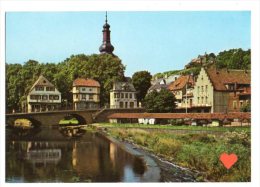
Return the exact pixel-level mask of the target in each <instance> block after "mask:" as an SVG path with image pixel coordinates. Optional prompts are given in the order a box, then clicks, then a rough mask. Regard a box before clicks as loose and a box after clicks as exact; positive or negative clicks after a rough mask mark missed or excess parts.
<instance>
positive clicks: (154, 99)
mask: <svg viewBox="0 0 260 187" xmlns="http://www.w3.org/2000/svg"><path fill="white" fill-rule="evenodd" d="M175 101H176V99H175V97H174V95H173V94H172V93H171V92H170V91H169V90H166V89H162V90H161V91H159V92H156V91H153V92H151V93H149V94H147V95H146V96H145V98H144V107H145V109H146V111H147V112H159V113H160V112H161V113H165V112H173V110H174V109H175V107H176V104H175Z"/></svg>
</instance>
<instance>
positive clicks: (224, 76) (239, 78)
mask: <svg viewBox="0 0 260 187" xmlns="http://www.w3.org/2000/svg"><path fill="white" fill-rule="evenodd" d="M206 72H207V74H208V76H209V79H210V81H211V83H212V84H213V87H214V89H215V90H218V91H226V90H227V88H226V86H225V84H228V83H237V84H250V82H251V72H250V71H247V72H245V71H244V70H226V69H219V70H217V69H216V68H214V67H210V68H208V69H206Z"/></svg>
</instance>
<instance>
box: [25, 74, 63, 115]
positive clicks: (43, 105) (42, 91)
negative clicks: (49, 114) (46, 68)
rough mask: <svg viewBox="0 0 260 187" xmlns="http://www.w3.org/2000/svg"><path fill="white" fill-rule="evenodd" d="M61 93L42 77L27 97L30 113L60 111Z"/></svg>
mask: <svg viewBox="0 0 260 187" xmlns="http://www.w3.org/2000/svg"><path fill="white" fill-rule="evenodd" d="M60 106H61V93H60V92H59V91H58V89H57V88H55V86H54V85H53V84H52V83H51V82H49V81H48V80H47V79H46V78H45V77H44V76H42V75H41V76H40V77H39V78H38V80H37V81H36V82H35V83H34V84H33V86H32V87H31V89H30V91H29V94H28V95H27V110H28V112H44V111H53V110H57V109H59V108H60Z"/></svg>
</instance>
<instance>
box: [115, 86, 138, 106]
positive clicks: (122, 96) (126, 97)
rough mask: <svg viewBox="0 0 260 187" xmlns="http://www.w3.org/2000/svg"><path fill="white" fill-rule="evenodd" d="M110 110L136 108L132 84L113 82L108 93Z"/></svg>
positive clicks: (134, 91)
mask: <svg viewBox="0 0 260 187" xmlns="http://www.w3.org/2000/svg"><path fill="white" fill-rule="evenodd" d="M110 108H137V97H136V90H135V88H134V86H133V84H132V83H129V82H115V83H114V84H113V89H112V90H111V91H110Z"/></svg>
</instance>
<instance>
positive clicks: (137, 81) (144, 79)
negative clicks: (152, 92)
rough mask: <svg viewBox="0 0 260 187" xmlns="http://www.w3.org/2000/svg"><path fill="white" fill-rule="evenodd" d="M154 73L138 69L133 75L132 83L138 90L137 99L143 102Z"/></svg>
mask: <svg viewBox="0 0 260 187" xmlns="http://www.w3.org/2000/svg"><path fill="white" fill-rule="evenodd" d="M151 79H152V75H151V74H150V73H149V72H148V71H138V72H135V73H134V74H133V76H132V83H133V85H134V87H135V89H136V91H137V100H138V102H142V101H143V99H144V97H145V95H146V93H147V90H148V89H149V88H150V87H151Z"/></svg>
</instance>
